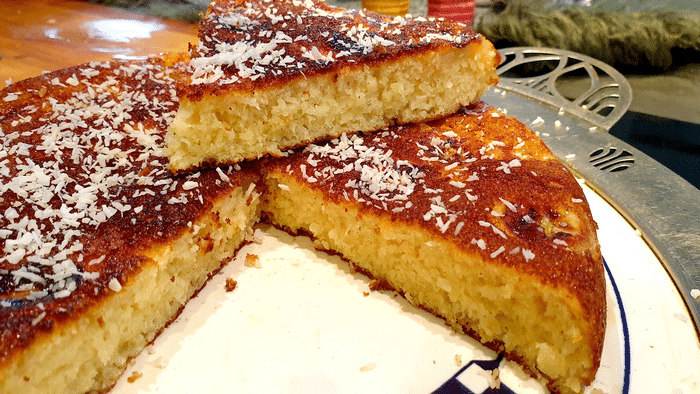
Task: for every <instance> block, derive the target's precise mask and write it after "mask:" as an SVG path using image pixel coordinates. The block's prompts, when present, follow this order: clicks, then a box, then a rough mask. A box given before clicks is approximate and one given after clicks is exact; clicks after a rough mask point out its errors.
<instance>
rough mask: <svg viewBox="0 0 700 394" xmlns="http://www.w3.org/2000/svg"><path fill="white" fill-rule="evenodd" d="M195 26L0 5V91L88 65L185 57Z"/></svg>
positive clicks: (96, 9) (59, 6)
mask: <svg viewBox="0 0 700 394" xmlns="http://www.w3.org/2000/svg"><path fill="white" fill-rule="evenodd" d="M196 36H197V25H196V24H191V23H187V22H182V21H174V20H165V19H162V18H158V17H153V16H145V15H139V14H135V13H131V12H128V11H125V10H122V9H118V8H113V7H107V6H102V5H97V4H91V3H87V2H83V1H75V0H62V1H61V0H36V1H14V0H0V87H4V86H5V83H6V82H7V81H8V79H11V80H12V81H13V82H16V81H19V80H21V79H24V78H28V77H32V76H36V75H40V74H41V72H42V71H51V70H56V69H60V68H64V67H68V66H72V65H76V64H81V63H85V62H89V61H95V60H97V61H104V60H110V59H112V58H127V59H128V58H137V57H141V56H146V55H150V54H156V53H162V52H182V51H186V50H187V45H188V42H196V39H197V37H196Z"/></svg>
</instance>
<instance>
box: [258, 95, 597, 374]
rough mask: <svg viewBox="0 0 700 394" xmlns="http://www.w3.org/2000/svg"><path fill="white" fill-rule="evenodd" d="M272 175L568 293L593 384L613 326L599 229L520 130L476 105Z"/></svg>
mask: <svg viewBox="0 0 700 394" xmlns="http://www.w3.org/2000/svg"><path fill="white" fill-rule="evenodd" d="M268 166H269V171H270V173H271V174H275V173H280V174H284V176H285V177H290V176H291V177H293V178H294V179H295V180H296V181H298V182H301V183H302V184H303V185H305V187H309V188H311V189H315V190H318V191H320V192H322V193H323V196H324V198H325V199H327V200H329V201H331V202H333V203H334V204H336V205H340V206H353V207H359V215H360V216H361V215H365V214H366V215H373V216H377V217H380V218H383V219H382V220H383V222H384V223H394V222H400V223H405V224H407V225H408V228H411V227H416V226H417V227H419V228H421V229H422V230H424V231H426V232H429V233H432V234H433V237H434V239H440V240H443V241H447V242H449V243H450V244H452V245H455V247H456V248H460V249H462V250H464V251H465V252H466V253H467V254H471V255H473V254H478V255H479V256H480V259H481V260H482V261H484V262H486V263H487V264H490V265H494V266H502V267H507V268H509V271H511V270H515V271H517V272H518V273H520V274H521V275H522V277H523V278H532V280H535V281H536V282H537V283H541V284H542V285H543V286H545V287H547V288H553V289H556V290H557V291H561V293H562V294H566V295H567V296H566V299H567V302H569V300H568V298H569V297H570V302H571V303H572V304H573V305H576V307H574V310H580V311H581V313H582V314H583V316H584V318H583V320H584V321H588V322H590V330H589V331H588V330H587V335H589V337H587V338H586V341H590V347H591V349H592V354H593V356H592V357H593V358H594V360H593V368H592V369H591V371H588V376H585V377H583V376H582V377H581V379H582V381H584V382H586V384H588V383H590V382H591V381H592V380H593V378H594V376H595V371H596V370H597V368H598V365H599V363H600V356H601V352H602V346H603V337H604V335H603V333H604V332H605V319H606V317H605V315H606V305H605V279H604V272H603V265H602V257H601V254H600V249H599V246H598V242H597V238H596V234H595V231H596V224H595V222H594V220H593V218H592V215H591V212H590V209H589V207H588V204H587V202H586V198H585V196H584V194H583V190H582V189H581V187H580V186H579V185H578V183H577V181H576V180H575V178H574V177H573V176H572V175H571V174H570V173H569V172H568V170H567V169H566V168H565V167H564V166H563V165H562V164H561V163H560V162H559V161H557V159H556V158H555V157H554V156H553V155H552V153H551V152H550V151H549V149H548V148H547V147H546V146H545V145H544V143H543V142H542V141H541V140H540V139H539V138H538V137H537V136H535V134H534V133H533V132H532V131H530V130H529V129H528V128H527V127H526V126H525V125H523V124H522V123H520V122H518V121H517V120H515V119H514V118H511V117H507V116H505V115H504V114H503V113H501V112H499V111H496V110H495V109H493V108H491V107H489V106H487V105H486V104H483V103H480V104H478V105H475V106H471V107H468V108H464V109H463V110H462V111H461V113H458V114H455V115H452V116H449V117H447V118H444V119H441V120H436V121H432V122H429V123H425V124H413V125H407V126H400V127H392V128H389V129H387V130H385V131H379V132H376V133H373V134H371V135H362V134H359V135H354V136H350V137H346V136H343V137H341V138H338V139H335V140H333V141H331V142H329V143H326V144H319V145H310V146H309V147H307V148H306V149H304V150H303V151H299V152H297V153H295V154H292V155H290V156H289V157H287V158H284V159H280V160H277V161H270V162H269V163H268ZM280 179H282V180H284V178H280ZM285 187H286V186H285V185H280V186H279V188H280V189H282V190H284V189H285ZM281 193H284V192H283V191H282V192H281ZM267 215H273V216H274V211H273V212H268V213H267ZM373 275H375V276H376V275H377V273H373ZM379 279H382V278H381V277H379ZM528 280H530V279H528ZM425 307H427V308H428V309H430V306H429V305H426V306H425ZM492 345H493V346H498V345H497V344H496V343H494V344H492Z"/></svg>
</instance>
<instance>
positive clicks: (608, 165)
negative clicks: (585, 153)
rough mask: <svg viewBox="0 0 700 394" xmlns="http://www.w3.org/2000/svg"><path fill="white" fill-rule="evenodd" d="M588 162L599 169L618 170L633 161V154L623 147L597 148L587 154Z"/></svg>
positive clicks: (628, 165) (625, 167)
mask: <svg viewBox="0 0 700 394" xmlns="http://www.w3.org/2000/svg"><path fill="white" fill-rule="evenodd" d="M589 157H590V160H589V162H590V163H591V164H593V166H594V167H596V168H598V169H599V170H603V171H608V172H618V171H622V170H626V169H628V168H629V167H630V165H631V164H632V163H634V155H633V154H632V153H630V152H628V151H626V150H624V149H617V148H613V147H610V148H598V149H596V150H595V151H593V152H591V154H590V155H589Z"/></svg>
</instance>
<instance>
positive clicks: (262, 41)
mask: <svg viewBox="0 0 700 394" xmlns="http://www.w3.org/2000/svg"><path fill="white" fill-rule="evenodd" d="M309 26H313V27H314V28H313V29H310V28H309ZM201 31H202V32H204V34H203V35H202V37H200V38H201V39H200V43H199V46H198V47H197V48H196V51H195V53H194V55H193V56H192V59H191V61H190V65H189V66H190V68H189V70H190V72H191V82H192V83H193V84H214V83H215V84H219V85H229V84H236V83H242V82H244V81H255V80H257V79H259V78H264V77H278V76H280V75H298V74H303V73H304V70H307V69H311V68H319V67H320V68H327V67H328V66H329V65H330V64H332V63H335V62H341V61H342V62H346V63H347V62H354V61H356V60H357V59H356V57H357V56H363V57H366V56H374V57H382V56H389V55H390V54H389V53H388V52H387V51H391V50H396V51H398V50H399V48H398V45H397V43H399V42H401V43H404V44H403V45H404V49H405V45H406V44H405V43H407V42H408V43H409V44H408V46H409V48H418V47H420V46H425V45H436V44H449V45H455V46H459V45H466V44H467V43H469V42H470V41H471V40H472V39H474V38H475V37H476V36H477V34H476V33H474V32H473V31H472V30H471V29H468V28H466V27H465V26H463V25H459V24H455V23H452V22H446V21H443V20H437V19H434V18H430V19H426V18H424V17H417V18H414V17H411V16H410V15H407V16H406V17H396V18H389V17H385V16H380V15H377V14H374V13H367V12H364V11H356V10H344V9H341V8H335V7H331V6H328V5H326V4H325V3H321V2H315V1H312V0H306V1H298V0H286V1H278V2H275V3H272V2H266V1H255V2H245V3H240V4H233V5H231V4H227V5H217V4H216V3H212V8H211V9H210V12H209V13H208V14H207V15H206V16H205V19H204V21H203V24H202V29H201ZM378 48H381V49H380V50H378Z"/></svg>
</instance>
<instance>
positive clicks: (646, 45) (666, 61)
mask: <svg viewBox="0 0 700 394" xmlns="http://www.w3.org/2000/svg"><path fill="white" fill-rule="evenodd" d="M529 4H530V3H528V2H525V3H522V4H521V3H518V2H510V3H508V4H507V5H506V6H505V8H504V9H502V11H500V12H499V11H498V10H496V9H494V10H493V11H488V12H487V13H485V14H484V15H483V16H482V17H481V18H479V20H478V21H476V23H475V26H474V27H475V29H476V30H477V31H478V32H480V33H482V34H483V35H484V36H486V37H488V38H489V39H490V40H491V41H493V42H494V43H496V45H497V46H499V47H506V46H536V47H549V48H559V49H566V50H570V51H573V52H578V53H582V54H585V55H588V56H591V57H593V58H596V59H599V60H601V61H603V62H605V63H608V64H610V65H612V66H613V67H616V68H618V69H620V70H621V71H622V70H624V71H633V72H636V73H651V72H659V71H665V70H668V69H670V68H671V67H672V66H673V65H677V64H681V63H687V62H688V61H697V60H698V59H699V58H700V56H699V55H700V21H698V20H696V19H693V18H688V17H685V16H683V15H682V14H681V13H680V12H676V11H648V12H609V11H601V10H599V9H596V8H595V7H557V8H551V9H546V8H544V9H543V7H537V8H535V6H531V5H529Z"/></svg>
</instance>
